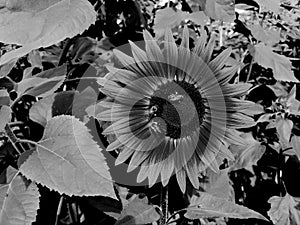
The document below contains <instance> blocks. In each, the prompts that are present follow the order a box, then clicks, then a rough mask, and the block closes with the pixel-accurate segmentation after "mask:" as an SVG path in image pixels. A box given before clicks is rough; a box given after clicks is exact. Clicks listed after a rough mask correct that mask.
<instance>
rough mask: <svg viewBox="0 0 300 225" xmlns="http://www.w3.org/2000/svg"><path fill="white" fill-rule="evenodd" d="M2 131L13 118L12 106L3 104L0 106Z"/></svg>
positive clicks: (0, 126) (0, 127) (0, 128)
mask: <svg viewBox="0 0 300 225" xmlns="http://www.w3.org/2000/svg"><path fill="white" fill-rule="evenodd" d="M0 107H1V108H0V132H1V131H2V130H4V128H5V126H6V124H7V123H9V122H10V120H11V109H10V107H8V106H6V105H3V106H0Z"/></svg>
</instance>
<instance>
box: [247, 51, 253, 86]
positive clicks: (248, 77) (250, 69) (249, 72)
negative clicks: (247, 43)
mask: <svg viewBox="0 0 300 225" xmlns="http://www.w3.org/2000/svg"><path fill="white" fill-rule="evenodd" d="M253 62H254V58H253V57H252V59H251V62H250V66H249V71H248V74H247V77H246V81H245V83H247V82H248V81H249V79H250V75H251V73H252V67H253Z"/></svg>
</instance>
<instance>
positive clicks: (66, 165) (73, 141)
mask: <svg viewBox="0 0 300 225" xmlns="http://www.w3.org/2000/svg"><path fill="white" fill-rule="evenodd" d="M101 151H102V149H101V148H100V147H99V146H98V145H97V143H96V142H95V141H94V140H93V139H92V136H91V134H90V133H89V131H88V129H87V127H86V126H85V125H84V123H82V122H80V121H79V120H78V119H76V118H75V117H72V116H67V115H63V116H57V117H54V118H52V119H51V120H50V121H49V122H48V123H47V125H46V127H45V131H44V135H43V137H42V139H41V140H40V141H39V142H38V143H37V148H36V151H34V152H33V153H32V154H31V155H30V156H29V157H28V159H27V160H26V161H25V162H24V163H23V164H22V165H21V167H20V171H21V172H22V173H23V174H24V175H25V176H26V177H28V178H29V179H31V180H34V181H36V182H37V183H40V184H42V185H45V186H47V187H48V188H50V189H54V190H56V191H58V192H59V193H63V194H67V195H77V196H83V195H89V196H94V195H102V196H108V197H112V198H116V196H115V193H114V188H113V182H112V178H111V176H110V173H109V168H108V166H107V164H106V161H105V158H104V156H103V155H102V153H101Z"/></svg>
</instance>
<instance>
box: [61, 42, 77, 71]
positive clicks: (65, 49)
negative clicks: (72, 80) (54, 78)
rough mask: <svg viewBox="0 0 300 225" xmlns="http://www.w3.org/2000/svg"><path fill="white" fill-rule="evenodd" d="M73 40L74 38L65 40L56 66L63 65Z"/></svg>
mask: <svg viewBox="0 0 300 225" xmlns="http://www.w3.org/2000/svg"><path fill="white" fill-rule="evenodd" d="M73 39H74V38H68V39H67V40H66V42H65V45H64V47H63V50H62V52H61V54H60V56H59V61H58V66H61V65H63V64H64V63H65V62H66V61H67V55H68V52H69V49H70V47H71V45H72V44H73Z"/></svg>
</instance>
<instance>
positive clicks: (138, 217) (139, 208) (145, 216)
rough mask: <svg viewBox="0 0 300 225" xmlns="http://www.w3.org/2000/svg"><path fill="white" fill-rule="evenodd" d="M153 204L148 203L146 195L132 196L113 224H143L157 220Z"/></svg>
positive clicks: (157, 216) (158, 216)
mask: <svg viewBox="0 0 300 225" xmlns="http://www.w3.org/2000/svg"><path fill="white" fill-rule="evenodd" d="M159 218H160V215H159V214H158V212H157V211H156V210H155V206H152V205H149V204H148V199H147V197H143V198H140V197H139V196H136V197H134V198H133V199H132V200H131V201H130V202H129V203H128V205H127V206H125V207H124V209H123V210H122V212H121V216H120V217H119V219H118V221H117V222H116V223H115V225H143V224H148V223H153V222H155V221H157V220H159Z"/></svg>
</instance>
